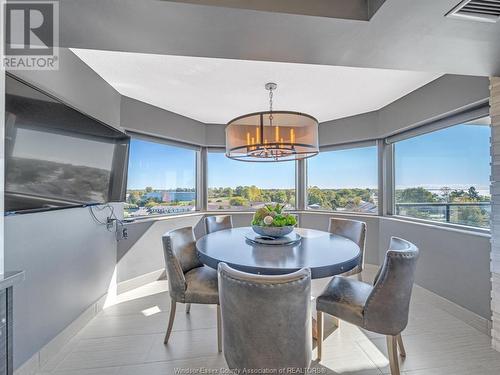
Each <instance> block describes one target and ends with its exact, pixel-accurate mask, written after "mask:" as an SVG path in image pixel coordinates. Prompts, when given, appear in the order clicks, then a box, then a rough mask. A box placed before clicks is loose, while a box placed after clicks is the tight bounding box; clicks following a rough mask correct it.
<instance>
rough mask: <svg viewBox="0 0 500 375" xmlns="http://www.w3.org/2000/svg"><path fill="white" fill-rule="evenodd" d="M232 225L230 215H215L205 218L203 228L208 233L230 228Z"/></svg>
mask: <svg viewBox="0 0 500 375" xmlns="http://www.w3.org/2000/svg"><path fill="white" fill-rule="evenodd" d="M232 227H233V218H232V216H231V215H216V216H208V217H206V218H205V229H206V231H207V234H208V233H213V232H217V231H219V230H224V229H231V228H232Z"/></svg>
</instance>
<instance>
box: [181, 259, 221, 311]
mask: <svg viewBox="0 0 500 375" xmlns="http://www.w3.org/2000/svg"><path fill="white" fill-rule="evenodd" d="M184 277H185V278H186V284H187V287H186V292H185V301H186V303H203V304H218V303H219V291H218V287H217V284H218V282H217V271H216V270H214V269H212V268H210V267H207V266H202V267H197V268H193V269H192V270H191V271H188V272H186V273H185V274H184Z"/></svg>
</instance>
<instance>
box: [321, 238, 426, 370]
mask: <svg viewBox="0 0 500 375" xmlns="http://www.w3.org/2000/svg"><path fill="white" fill-rule="evenodd" d="M417 259H418V248H417V247H416V246H415V245H414V244H412V243H411V242H408V241H406V240H403V239H401V238H397V237H392V238H391V242H390V246H389V250H387V253H386V255H385V260H384V263H383V265H382V267H380V269H379V271H378V273H377V276H376V277H375V281H374V284H373V286H372V285H370V284H366V283H363V282H361V281H358V280H354V279H351V278H348V277H343V276H335V277H334V278H333V279H332V280H331V281H330V283H329V284H328V285H327V286H326V288H325V290H324V291H323V293H322V294H321V295H320V296H319V297H318V298H317V299H316V311H317V324H318V325H317V332H318V360H321V355H322V353H321V352H322V342H323V313H327V314H330V315H333V316H334V317H336V318H340V319H342V320H345V321H347V322H350V323H352V324H355V325H357V326H359V327H362V328H364V329H367V330H368V331H372V332H376V333H380V334H383V335H386V336H387V350H388V354H389V362H390V367H391V374H392V375H399V362H398V345H399V350H400V352H399V354H400V355H401V356H402V357H405V356H406V352H405V350H404V346H403V340H402V338H401V332H402V331H403V330H404V329H405V328H406V325H407V324H408V312H409V306H410V298H411V291H412V287H413V281H414V275H415V268H416V265H417Z"/></svg>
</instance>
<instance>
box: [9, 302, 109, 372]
mask: <svg viewBox="0 0 500 375" xmlns="http://www.w3.org/2000/svg"><path fill="white" fill-rule="evenodd" d="M105 299H106V295H104V296H102V297H101V298H99V300H98V301H96V302H95V303H93V304H92V305H91V306H90V307H89V308H87V309H86V310H85V311H84V312H83V313H82V314H81V315H80V316H78V317H77V318H76V319H75V320H73V322H71V323H70V324H69V325H68V326H67V327H66V328H64V329H63V330H62V331H61V332H60V333H59V334H58V335H57V336H56V337H54V338H53V339H52V340H50V341H49V342H48V343H47V344H46V345H45V346H43V347H42V348H41V349H40V350H39V351H38V352H36V353H35V354H34V355H33V356H32V357H31V358H30V359H28V360H27V361H26V362H25V363H23V364H22V365H21V366H20V367H19V368H18V369H17V370H15V371H14V375H35V374H36V373H37V372H39V371H48V370H50V369H48V368H46V366H47V365H48V364H49V362H50V360H51V359H52V358H54V357H55V356H56V355H57V354H59V353H60V352H61V350H62V349H63V348H64V346H65V345H67V344H68V343H69V342H70V341H71V339H72V338H73V337H74V336H75V335H76V334H77V333H78V332H80V331H81V330H82V328H83V327H85V326H86V325H87V324H88V323H89V322H90V321H91V320H92V319H93V318H94V317H95V316H96V315H97V314H98V313H99V312H100V311H101V310H102V309H103V306H104V301H105ZM49 365H50V364H49Z"/></svg>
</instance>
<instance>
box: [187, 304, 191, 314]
mask: <svg viewBox="0 0 500 375" xmlns="http://www.w3.org/2000/svg"><path fill="white" fill-rule="evenodd" d="M190 312H191V304H190V303H186V314H189V313H190Z"/></svg>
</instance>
